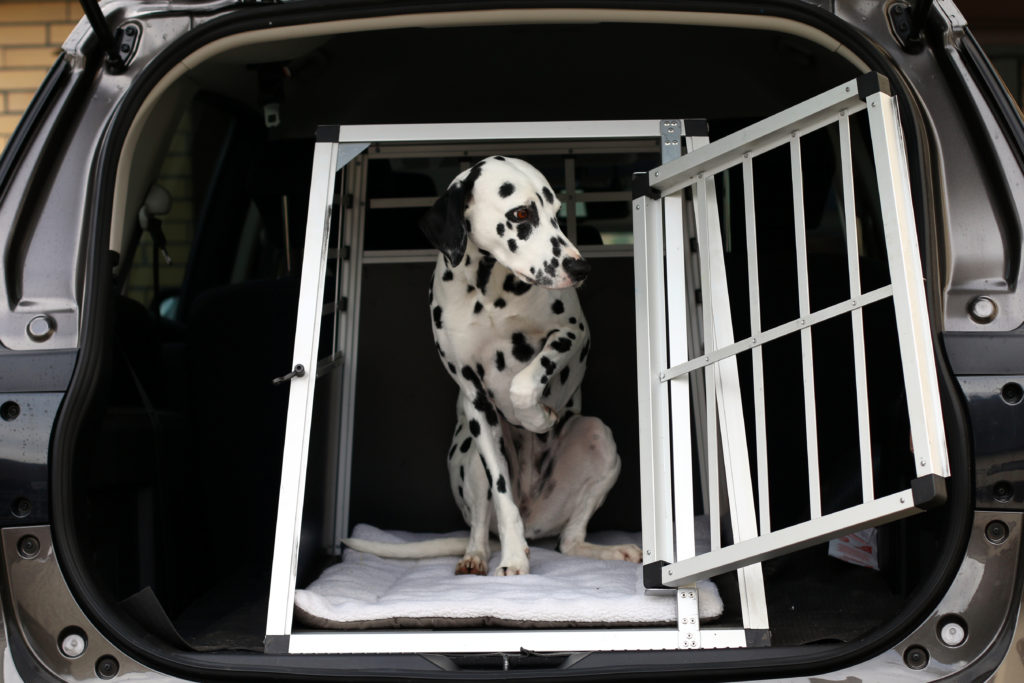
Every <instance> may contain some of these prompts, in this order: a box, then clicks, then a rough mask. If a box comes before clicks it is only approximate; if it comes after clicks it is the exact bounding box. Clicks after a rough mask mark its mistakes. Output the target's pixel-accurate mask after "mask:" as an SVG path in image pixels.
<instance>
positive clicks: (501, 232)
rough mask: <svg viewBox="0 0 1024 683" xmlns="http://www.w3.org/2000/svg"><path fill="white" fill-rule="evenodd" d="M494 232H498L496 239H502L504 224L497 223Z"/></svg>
mask: <svg viewBox="0 0 1024 683" xmlns="http://www.w3.org/2000/svg"><path fill="white" fill-rule="evenodd" d="M495 230H497V231H498V237H504V236H505V224H504V223H498V227H497V228H495Z"/></svg>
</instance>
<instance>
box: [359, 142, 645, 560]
mask: <svg viewBox="0 0 1024 683" xmlns="http://www.w3.org/2000/svg"><path fill="white" fill-rule="evenodd" d="M560 206H561V202H560V201H559V200H558V198H557V197H556V196H555V194H554V192H552V190H551V187H550V186H549V185H548V183H547V181H546V180H545V178H544V176H543V175H541V173H540V172H539V171H537V169H535V168H534V167H533V166H531V165H530V164H528V163H526V162H524V161H521V160H519V159H511V158H507V157H500V156H495V157H490V158H488V159H484V160H483V161H480V162H479V163H477V164H476V165H475V166H473V167H472V168H470V169H469V170H467V171H465V172H463V173H461V174H460V175H459V176H457V177H456V178H455V180H454V181H452V183H451V185H450V186H449V187H448V190H447V192H446V193H445V194H444V195H442V196H441V198H440V199H438V200H437V202H436V203H435V204H434V206H433V208H431V209H430V211H429V212H428V213H427V215H426V216H425V217H424V219H423V221H422V224H421V227H422V229H423V231H424V233H425V234H426V235H427V237H428V238H429V239H430V241H431V243H432V244H433V245H434V246H436V247H437V248H438V249H439V250H440V252H441V253H440V255H439V256H438V260H437V266H436V268H435V270H434V279H433V283H432V285H431V294H430V309H431V316H432V319H433V331H434V339H435V341H436V343H437V350H438V353H439V354H440V356H441V361H442V362H443V363H444V365H445V367H446V368H447V369H448V372H449V373H450V374H451V376H452V379H454V380H455V382H456V383H457V384H458V385H459V399H458V405H457V407H456V415H457V423H456V427H455V435H454V438H453V440H452V445H451V449H450V450H449V451H448V471H449V474H450V479H451V486H452V492H453V493H454V494H455V498H456V501H457V502H458V505H459V508H460V509H461V511H462V514H463V516H464V517H465V519H466V521H467V523H468V524H469V528H470V535H469V538H468V540H467V539H465V538H462V539H441V540H438V541H427V542H423V543H402V544H375V543H370V542H367V541H355V540H349V541H346V543H347V544H349V545H350V546H352V547H354V548H356V549H357V550H364V551H367V552H371V553H374V554H377V555H381V556H386V557H431V556H442V555H462V556H463V557H462V560H460V561H459V563H458V565H457V566H456V569H455V572H456V573H457V574H465V573H472V574H487V572H488V568H487V558H488V557H489V555H490V549H489V543H488V539H489V533H490V531H491V530H496V531H497V533H498V537H499V539H500V541H501V560H500V563H499V567H498V569H497V571H496V573H497V574H499V575H511V574H526V573H529V569H530V563H529V557H528V556H529V552H530V551H529V548H528V546H527V543H526V539H528V538H543V537H546V536H554V535H559V536H560V539H559V548H560V550H561V551H562V552H563V553H566V554H569V555H581V556H588V557H596V558H603V559H622V560H630V561H633V562H639V561H640V549H639V548H637V547H636V546H635V545H621V546H599V545H595V544H591V543H587V542H586V540H585V536H586V528H587V523H588V522H589V521H590V518H591V516H592V515H593V514H594V512H595V511H596V510H597V508H598V507H599V506H600V505H601V503H602V502H603V501H604V499H605V496H606V495H607V494H608V491H609V490H610V489H611V487H612V485H613V484H614V483H615V480H616V479H617V477H618V474H619V468H620V462H619V455H618V452H617V450H616V447H615V442H614V441H613V439H612V434H611V430H609V429H608V427H607V426H605V424H604V423H603V422H601V421H600V420H599V419H597V418H594V417H583V416H581V415H579V411H580V391H579V388H580V383H581V382H582V380H583V373H584V371H585V369H586V360H587V352H588V351H589V350H590V337H589V329H588V327H587V322H586V319H585V318H584V317H583V311H582V309H581V308H580V302H579V298H578V297H577V295H576V290H575V289H574V287H575V286H576V285H578V284H580V283H581V282H582V281H583V280H584V278H585V277H586V276H587V274H588V273H589V272H590V266H589V264H588V263H587V262H586V261H584V260H583V259H582V258H581V257H580V254H579V251H578V250H577V249H576V247H575V246H573V245H572V244H570V243H569V241H568V240H567V239H566V238H565V236H564V235H563V234H562V231H561V229H560V228H559V225H558V218H557V216H558V210H559V207H560ZM492 509H493V511H494V515H493V518H492V514H491V511H492Z"/></svg>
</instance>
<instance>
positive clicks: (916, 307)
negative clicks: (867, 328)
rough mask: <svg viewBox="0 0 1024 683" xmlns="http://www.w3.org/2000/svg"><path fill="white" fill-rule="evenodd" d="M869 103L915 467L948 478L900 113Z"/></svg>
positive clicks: (885, 101) (883, 102)
mask: <svg viewBox="0 0 1024 683" xmlns="http://www.w3.org/2000/svg"><path fill="white" fill-rule="evenodd" d="M867 104H868V107H867V111H868V121H869V123H870V129H871V146H872V150H873V151H874V157H875V174H876V176H877V179H878V192H879V200H880V201H879V203H880V205H881V209H882V225H883V230H884V232H885V249H886V254H887V256H888V259H889V273H890V278H891V280H892V285H893V306H894V308H895V310H896V327H897V331H898V332H899V342H900V358H901V360H902V365H903V379H904V385H905V387H906V392H907V412H908V415H909V416H910V434H911V440H912V443H913V446H914V466H915V468H916V470H917V476H919V477H920V476H924V475H926V474H938V475H941V476H943V477H948V476H949V460H948V458H947V454H946V436H945V432H944V431H943V427H942V406H941V404H940V401H939V385H938V377H937V374H936V370H935V353H934V349H933V348H932V334H931V326H930V325H929V321H928V307H927V297H926V294H925V289H924V274H923V272H922V268H921V255H920V253H919V250H918V244H917V222H916V221H915V220H914V205H913V201H912V197H911V194H910V179H909V176H908V172H907V158H906V150H905V149H904V144H903V131H902V129H901V128H900V123H899V111H898V109H897V102H896V99H895V98H894V97H891V96H889V95H885V94H883V93H875V94H873V95H870V96H869V97H868V98H867Z"/></svg>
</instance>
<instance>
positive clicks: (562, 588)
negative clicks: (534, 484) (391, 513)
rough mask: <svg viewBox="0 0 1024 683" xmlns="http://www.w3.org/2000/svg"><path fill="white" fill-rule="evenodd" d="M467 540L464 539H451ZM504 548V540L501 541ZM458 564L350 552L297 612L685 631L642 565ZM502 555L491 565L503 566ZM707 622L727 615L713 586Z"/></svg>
mask: <svg viewBox="0 0 1024 683" xmlns="http://www.w3.org/2000/svg"><path fill="white" fill-rule="evenodd" d="M446 535H452V536H459V535H465V532H461V534H460V533H455V534H446ZM352 536H353V537H355V538H365V539H368V540H373V541H384V542H391V543H394V542H400V541H418V540H425V539H429V538H437V537H438V536H439V534H420V533H411V532H402V531H382V530H380V529H377V528H375V527H372V526H369V525H365V524H360V525H358V526H356V528H355V529H354V530H353V532H352ZM587 540H588V541H592V542H595V543H610V544H611V543H616V544H617V543H639V541H640V539H639V534H628V533H623V532H603V533H595V534H590V535H588V537H587ZM492 548H494V549H495V550H497V542H495V541H492ZM456 561H457V558H454V557H437V558H428V559H420V560H395V559H384V558H380V557H377V556H375V555H370V554H367V553H361V552H358V551H356V550H352V549H351V548H346V549H345V552H344V555H343V556H342V562H340V563H338V564H336V565H333V566H331V567H328V568H327V570H325V571H324V573H323V574H321V575H320V578H318V579H317V580H316V581H314V582H313V583H311V584H310V585H309V586H308V587H307V588H306V589H305V590H296V591H295V611H296V616H297V618H298V619H299V621H300V622H302V623H304V624H305V625H307V626H313V627H317V628H332V629H370V628H373V629H376V628H394V627H403V628H450V627H468V626H501V627H505V628H509V627H513V628H566V627H586V626H602V627H605V626H607V627H610V626H615V627H624V626H648V625H666V624H675V623H676V601H675V598H674V596H673V595H671V594H669V595H646V594H645V593H644V588H643V580H642V577H641V567H640V565H638V564H633V563H631V562H622V561H618V560H594V559H589V558H580V557H569V556H567V555H563V554H561V553H559V552H557V551H555V550H553V549H551V548H550V547H543V545H533V544H532V543H531V546H530V573H529V574H527V575H524V576H475V575H461V576H456V575H455V574H454V570H455V563H456ZM497 563H498V553H497V552H495V553H493V554H492V555H491V557H490V560H489V566H491V567H496V566H497ZM697 588H698V599H699V607H700V618H701V620H702V621H705V620H712V619H716V618H718V617H719V616H720V615H721V614H722V609H723V605H722V599H721V597H720V596H719V594H718V588H717V587H716V586H715V584H714V583H712V582H711V581H700V582H698V584H697Z"/></svg>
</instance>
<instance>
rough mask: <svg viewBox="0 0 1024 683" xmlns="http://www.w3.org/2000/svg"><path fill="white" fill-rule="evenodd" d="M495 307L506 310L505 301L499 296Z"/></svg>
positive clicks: (495, 301)
mask: <svg viewBox="0 0 1024 683" xmlns="http://www.w3.org/2000/svg"><path fill="white" fill-rule="evenodd" d="M494 307H495V308H505V300H504V299H502V298H501V297H500V296H499V297H498V298H497V299H495V300H494Z"/></svg>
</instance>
